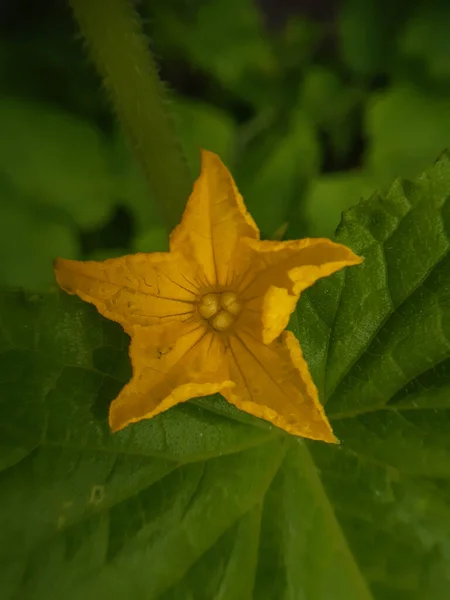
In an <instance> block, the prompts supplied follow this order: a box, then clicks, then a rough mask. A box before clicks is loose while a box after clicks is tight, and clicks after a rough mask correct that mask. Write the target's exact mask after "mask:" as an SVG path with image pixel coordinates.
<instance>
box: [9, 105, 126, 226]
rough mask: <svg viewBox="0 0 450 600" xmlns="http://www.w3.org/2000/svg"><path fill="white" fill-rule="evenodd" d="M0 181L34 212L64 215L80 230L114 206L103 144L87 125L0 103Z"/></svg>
mask: <svg viewBox="0 0 450 600" xmlns="http://www.w3.org/2000/svg"><path fill="white" fill-rule="evenodd" d="M0 131H1V132H2V134H1V140H0V177H2V178H5V179H6V180H7V181H8V182H9V183H10V185H11V186H12V187H13V188H14V189H15V190H16V192H17V194H19V195H21V196H23V197H26V198H27V199H28V200H29V202H30V203H31V204H32V205H33V206H37V207H41V206H44V207H50V208H53V209H55V208H56V209H58V210H60V211H64V212H65V213H68V214H69V215H70V216H71V217H72V218H73V219H74V220H75V221H76V222H77V223H78V224H79V225H80V226H81V227H92V226H95V225H98V224H99V223H101V222H103V221H104V220H105V219H106V218H107V216H108V215H109V213H110V210H111V208H112V206H113V203H114V202H113V201H114V196H113V179H112V177H111V174H110V165H109V161H108V154H107V148H106V146H105V141H104V140H103V139H102V137H101V135H100V134H99V132H97V131H96V130H95V129H94V128H93V127H92V126H90V125H89V124H88V123H87V122H84V121H82V120H80V119H77V118H75V117H74V116H72V115H70V114H68V113H63V112H58V111H57V110H50V109H49V108H48V107H45V106H38V105H35V104H31V103H26V102H21V101H19V100H7V99H3V100H1V102H0Z"/></svg>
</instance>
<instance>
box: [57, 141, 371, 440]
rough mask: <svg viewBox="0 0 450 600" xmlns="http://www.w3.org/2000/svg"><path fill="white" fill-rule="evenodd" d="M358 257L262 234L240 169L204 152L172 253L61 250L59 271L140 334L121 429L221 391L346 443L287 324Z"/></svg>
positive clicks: (63, 282) (118, 420)
mask: <svg viewBox="0 0 450 600" xmlns="http://www.w3.org/2000/svg"><path fill="white" fill-rule="evenodd" d="M274 201H276V199H274ZM360 262H361V259H360V258H359V257H358V256H356V255H355V254H354V253H353V252H352V251H351V250H350V249H349V248H347V247H346V246H343V245H341V244H336V243H334V242H331V241H329V240H327V239H321V238H317V239H304V240H299V241H287V242H278V241H261V240H260V235H259V230H258V228H257V226H256V224H255V222H254V221H253V219H252V217H251V216H250V215H249V213H248V212H247V210H246V208H245V205H244V202H243V199H242V197H241V195H240V194H239V192H238V190H237V188H236V185H235V183H234V181H233V179H232V177H231V175H230V173H229V172H228V170H227V169H226V167H225V166H224V165H223V163H222V162H221V160H220V159H219V157H218V156H216V155H215V154H213V153H211V152H206V151H203V154H202V171H201V174H200V177H199V178H198V179H197V181H196V183H195V185H194V189H193V192H192V194H191V197H190V198H189V201H188V204H187V206H186V210H185V212H184V215H183V218H182V221H181V223H180V225H178V226H177V227H176V228H175V229H174V231H173V232H172V233H171V236H170V252H155V253H152V254H135V255H130V256H124V257H122V258H114V259H110V260H105V261H104V262H95V261H87V262H80V261H72V260H64V259H58V260H57V261H56V263H55V273H56V278H57V281H58V283H59V285H60V287H61V288H62V289H63V290H65V291H66V292H69V293H70V294H77V295H78V296H79V297H80V298H82V299H83V300H85V301H86V302H91V303H92V304H94V305H95V306H96V307H97V310H98V311H99V312H100V313H101V314H102V315H104V316H105V317H106V318H108V319H111V320H113V321H117V322H118V323H120V324H121V325H122V327H123V328H124V329H125V331H126V332H127V333H128V334H129V335H130V337H131V344H130V357H131V362H132V366H133V377H132V379H131V381H130V382H129V383H128V384H127V385H125V387H124V388H123V389H122V391H121V392H120V394H119V396H118V397H117V398H116V399H115V400H114V401H113V402H112V404H111V407H110V413H109V423H110V426H111V429H112V430H113V431H118V430H120V429H122V428H124V427H126V426H127V425H129V424H130V423H135V422H137V421H141V420H142V419H150V418H152V417H154V416H155V415H157V414H158V413H161V412H163V411H165V410H167V409H168V408H170V407H172V406H175V405H176V404H178V403H179V402H185V401H186V400H189V399H190V398H194V397H198V396H206V395H208V394H213V393H216V392H220V393H221V394H222V395H223V396H224V397H225V398H226V399H227V400H228V401H229V402H231V403H232V404H235V405H236V406H237V407H238V408H240V409H242V410H244V411H246V412H248V413H250V414H252V415H255V416H257V417H260V418H262V419H266V420H267V421H270V422H272V423H273V424H274V425H276V426H277V427H281V428H282V429H284V430H286V431H288V432H289V433H292V434H294V435H299V436H303V437H307V438H312V439H318V440H324V441H327V442H336V438H335V437H334V436H333V433H332V430H331V427H330V424H329V422H328V420H327V418H326V416H325V413H324V410H323V408H322V406H321V404H320V402H319V400H318V394H317V389H316V387H315V385H314V382H313V380H312V378H311V375H310V373H309V371H308V366H307V364H306V362H305V360H304V358H303V355H302V351H301V349H300V346H299V343H298V341H297V339H296V338H295V336H294V335H293V334H292V333H291V332H289V331H283V330H284V329H285V327H286V326H287V324H288V321H289V316H290V315H291V313H292V311H293V310H294V308H295V305H296V303H297V300H298V298H299V295H300V293H301V292H302V291H303V290H305V289H306V288H307V287H309V286H310V285H312V284H313V283H314V282H315V281H317V279H320V278H321V277H325V276H327V275H330V274H331V273H334V272H335V271H338V270H339V269H342V268H343V267H345V266H348V265H355V264H358V263H360Z"/></svg>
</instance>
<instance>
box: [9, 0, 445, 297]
mask: <svg viewBox="0 0 450 600" xmlns="http://www.w3.org/2000/svg"><path fill="white" fill-rule="evenodd" d="M135 5H136V7H137V9H138V10H139V12H140V13H141V15H142V17H143V20H144V25H145V29H146V32H147V34H148V36H149V44H150V47H151V49H152V51H153V52H154V55H155V57H156V59H157V61H158V63H159V65H160V69H161V76H162V78H163V79H164V81H165V82H166V84H167V85H166V87H167V92H168V97H169V104H168V106H169V109H170V111H171V113H172V115H173V120H174V125H175V127H176V129H177V131H178V133H179V136H180V139H181V140H182V144H183V148H184V152H185V155H186V158H187V160H188V162H189V165H190V167H191V169H192V172H193V176H195V175H196V174H197V172H198V166H199V163H198V160H199V159H198V150H199V148H200V147H205V148H208V149H211V150H214V151H216V152H218V153H219V154H220V155H221V157H222V159H223V160H224V161H225V163H226V164H227V166H229V167H230V169H231V170H232V172H233V174H234V176H235V178H236V180H237V183H238V185H239V187H240V189H241V191H242V193H243V195H244V198H245V199H246V202H247V205H248V206H249V208H250V210H251V212H252V213H253V215H254V217H255V218H256V220H257V222H258V224H259V226H260V227H261V230H262V233H263V235H265V236H266V237H271V236H274V235H276V236H280V235H282V234H283V233H284V235H285V236H286V237H291V236H294V235H295V236H296V237H297V236H298V235H300V234H301V235H313V236H314V235H327V236H331V235H332V234H333V231H334V229H335V227H336V226H337V224H338V222H339V218H340V213H341V211H342V210H344V209H345V208H347V207H348V206H350V205H352V204H354V203H355V202H357V201H358V200H359V198H361V197H368V196H370V195H371V193H372V192H374V191H375V190H377V189H379V190H382V189H385V187H386V186H388V185H389V183H390V182H391V181H392V179H393V178H394V177H397V176H403V177H412V176H416V175H417V174H419V173H420V172H421V170H423V169H424V168H426V167H428V166H429V165H430V164H431V163H432V162H433V161H434V160H435V159H436V158H437V157H438V155H439V154H440V153H441V152H442V151H443V150H444V149H445V148H446V147H449V146H450V4H449V3H448V2H445V1H443V0H439V1H438V0H431V1H429V2H425V1H420V0H415V1H413V2H409V3H406V2H404V0H389V1H387V0H379V1H374V0H364V2H362V1H361V0H343V1H342V2H330V1H322V2H317V1H314V0H307V1H297V2H295V1H294V0H290V1H287V0H284V1H282V2H281V1H280V0H275V1H272V0H260V1H259V2H257V3H256V2H252V1H251V0H207V1H204V0H203V1H201V0H164V2H163V1H161V2H155V1H154V0H153V1H151V2H150V1H149V2H147V1H145V0H142V1H140V2H135ZM166 240H167V232H166V231H165V229H164V227H163V224H162V222H161V220H160V217H159V215H158V213H157V210H156V208H155V206H154V203H153V199H152V197H151V194H150V193H149V191H148V189H147V185H146V182H145V181H144V179H143V176H142V174H141V173H140V171H139V168H138V167H137V165H136V163H135V161H134V159H133V157H132V155H131V153H130V152H129V150H128V148H127V145H126V143H125V142H124V140H123V139H122V136H121V134H120V130H119V127H118V125H117V123H116V120H115V118H114V115H113V112H112V110H111V107H110V106H109V103H108V98H107V96H106V94H105V93H104V90H103V89H102V86H101V82H100V80H99V79H98V77H97V75H96V73H95V71H94V68H93V66H92V65H91V63H90V62H89V59H88V56H87V54H86V52H85V49H84V47H83V43H82V40H81V39H80V36H79V34H78V33H77V29H76V26H75V24H74V22H73V20H72V17H71V12H70V10H69V9H68V7H67V6H66V5H65V3H64V2H63V1H57V0H41V1H40V2H35V0H2V2H0V284H4V285H9V286H25V287H29V288H32V289H41V288H45V287H48V286H50V285H52V281H53V279H52V269H51V264H52V260H53V258H55V257H56V256H64V257H66V258H104V257H108V256H116V255H119V254H123V253H126V252H131V251H139V250H144V251H145V250H147V251H151V250H157V249H161V248H164V247H165V246H166V243H167V242H166Z"/></svg>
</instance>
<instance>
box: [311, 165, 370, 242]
mask: <svg viewBox="0 0 450 600" xmlns="http://www.w3.org/2000/svg"><path fill="white" fill-rule="evenodd" d="M372 190H373V185H372V182H371V180H370V177H369V176H368V175H367V173H364V172H359V171H353V172H352V171H347V172H340V173H331V174H328V175H322V176H321V177H319V178H318V179H316V180H315V181H313V182H312V184H311V187H310V189H309V191H308V193H307V195H306V198H305V201H304V204H303V205H302V207H301V210H302V211H303V212H304V215H305V216H306V217H307V219H308V221H309V228H310V231H311V234H312V235H314V236H318V237H321V236H324V237H332V236H333V232H334V231H335V230H336V227H337V225H338V224H339V221H340V219H341V215H342V211H344V210H346V209H347V208H349V207H350V206H352V205H354V204H356V203H357V202H359V200H361V198H363V197H367V196H369V195H370V194H371V192H372Z"/></svg>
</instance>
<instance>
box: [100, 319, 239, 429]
mask: <svg viewBox="0 0 450 600" xmlns="http://www.w3.org/2000/svg"><path fill="white" fill-rule="evenodd" d="M130 357H131V362H132V365H133V377H132V379H131V381H130V382H129V383H128V384H127V385H126V386H125V387H124V388H123V389H122V391H121V392H120V394H119V396H118V397H117V398H116V399H115V400H114V401H113V402H112V404H111V407H110V413H109V424H110V427H111V429H112V431H118V430H119V429H123V428H124V427H126V426H127V425H128V424H129V423H136V422H138V421H141V420H143V419H151V418H152V417H154V416H155V415H157V414H159V413H161V412H164V411H166V410H167V409H169V408H171V407H172V406H175V405H176V404H178V403H180V402H185V401H186V400H189V399H190V398H195V397H198V396H207V395H209V394H214V393H216V392H221V391H223V390H224V389H225V388H227V387H231V386H233V385H234V384H233V382H232V381H230V380H229V378H228V375H227V363H226V360H225V349H224V346H223V344H222V342H221V340H220V338H219V337H218V336H216V335H214V334H213V333H212V332H211V331H209V330H207V329H205V328H204V327H203V326H202V325H196V324H190V325H188V324H187V323H185V324H183V325H182V326H179V325H178V326H172V327H167V326H166V327H151V328H149V327H139V326H137V327H135V328H134V335H133V338H132V341H131V345H130Z"/></svg>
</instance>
